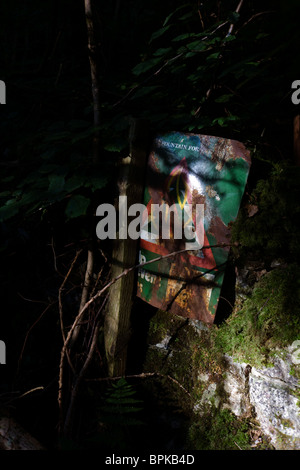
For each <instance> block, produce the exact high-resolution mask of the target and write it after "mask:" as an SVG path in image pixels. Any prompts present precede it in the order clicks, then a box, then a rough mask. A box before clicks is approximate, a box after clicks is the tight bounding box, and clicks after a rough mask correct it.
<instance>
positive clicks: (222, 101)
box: [215, 95, 232, 103]
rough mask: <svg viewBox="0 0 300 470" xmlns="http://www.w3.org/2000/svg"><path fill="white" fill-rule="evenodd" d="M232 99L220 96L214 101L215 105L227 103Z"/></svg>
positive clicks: (230, 96) (229, 96) (228, 96)
mask: <svg viewBox="0 0 300 470" xmlns="http://www.w3.org/2000/svg"><path fill="white" fill-rule="evenodd" d="M231 98H232V95H222V96H219V97H218V98H216V99H215V102H216V103H228V101H229V100H230V99H231Z"/></svg>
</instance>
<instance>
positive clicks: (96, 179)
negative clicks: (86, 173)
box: [84, 176, 108, 191]
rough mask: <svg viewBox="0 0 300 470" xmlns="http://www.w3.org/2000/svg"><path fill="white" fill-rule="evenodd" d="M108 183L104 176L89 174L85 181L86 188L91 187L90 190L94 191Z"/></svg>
mask: <svg viewBox="0 0 300 470" xmlns="http://www.w3.org/2000/svg"><path fill="white" fill-rule="evenodd" d="M107 183H108V178H107V177H106V176H90V177H89V178H88V179H87V181H86V183H85V185H84V186H85V187H86V188H91V190H92V191H96V190H97V189H102V188H104V187H105V186H106V185H107Z"/></svg>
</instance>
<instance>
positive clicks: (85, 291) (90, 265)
mask: <svg viewBox="0 0 300 470" xmlns="http://www.w3.org/2000/svg"><path fill="white" fill-rule="evenodd" d="M93 270H94V254H93V252H92V250H88V254H87V262H86V270H85V276H84V283H83V288H82V293H81V301H80V306H79V312H80V310H81V309H82V308H83V306H84V305H85V304H86V303H87V301H88V297H89V289H90V283H91V279H92V276H93ZM79 332H80V325H77V327H76V328H75V330H74V333H73V336H72V345H74V344H75V342H76V340H77V338H78V335H79Z"/></svg>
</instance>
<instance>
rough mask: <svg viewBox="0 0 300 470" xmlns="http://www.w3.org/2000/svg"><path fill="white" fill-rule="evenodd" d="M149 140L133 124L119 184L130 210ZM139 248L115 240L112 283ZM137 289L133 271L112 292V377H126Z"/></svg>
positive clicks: (107, 335)
mask: <svg viewBox="0 0 300 470" xmlns="http://www.w3.org/2000/svg"><path fill="white" fill-rule="evenodd" d="M148 138H149V136H148V126H147V123H146V122H145V121H141V120H133V121H132V124H131V128H130V136H129V140H130V154H129V156H128V157H126V158H124V159H123V161H122V163H121V167H120V175H119V180H118V187H119V196H127V207H129V206H130V205H132V204H135V203H142V202H143V194H144V179H145V171H146V163H147V153H148ZM138 248H139V240H131V239H130V238H129V237H127V239H120V240H118V239H117V240H115V242H114V246H113V252H112V272H111V277H112V279H114V278H115V277H117V276H118V275H119V274H121V273H122V272H123V271H124V270H125V269H126V268H129V267H131V266H134V265H135V264H136V263H137V261H138ZM135 286H136V273H135V271H132V272H131V273H129V274H128V275H127V276H123V277H122V278H121V279H120V280H118V281H117V282H116V283H115V284H113V285H112V286H111V288H110V292H109V299H108V304H107V309H106V313H105V322H104V343H105V353H106V360H107V367H108V374H109V376H111V377H116V376H123V375H125V370H126V360H127V345H128V341H129V338H130V313H131V308H132V303H133V296H134V294H135V292H136V288H135Z"/></svg>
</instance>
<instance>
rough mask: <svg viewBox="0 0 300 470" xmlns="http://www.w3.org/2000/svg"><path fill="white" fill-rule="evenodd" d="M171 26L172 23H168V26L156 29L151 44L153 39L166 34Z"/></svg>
mask: <svg viewBox="0 0 300 470" xmlns="http://www.w3.org/2000/svg"><path fill="white" fill-rule="evenodd" d="M171 26H172V25H170V24H168V25H167V26H163V27H162V28H160V29H159V30H157V31H155V33H153V34H152V36H151V38H150V41H149V43H150V44H151V42H152V41H154V40H155V39H157V38H159V37H160V36H162V35H163V34H165V32H166V31H168V29H170V27H171Z"/></svg>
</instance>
